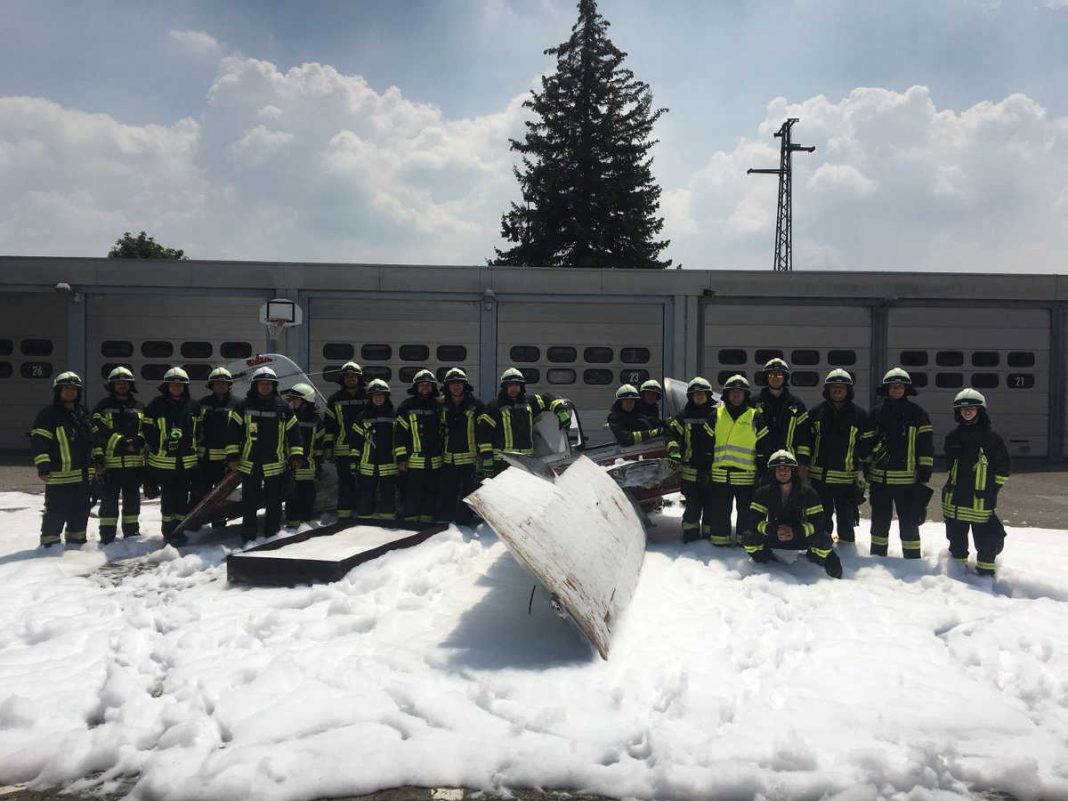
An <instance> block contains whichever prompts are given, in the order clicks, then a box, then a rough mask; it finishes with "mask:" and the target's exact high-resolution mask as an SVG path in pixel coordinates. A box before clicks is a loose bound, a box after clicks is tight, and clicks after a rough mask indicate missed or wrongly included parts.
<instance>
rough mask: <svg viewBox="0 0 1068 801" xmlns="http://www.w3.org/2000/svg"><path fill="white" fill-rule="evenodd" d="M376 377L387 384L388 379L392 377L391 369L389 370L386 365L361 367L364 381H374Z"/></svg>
mask: <svg viewBox="0 0 1068 801" xmlns="http://www.w3.org/2000/svg"><path fill="white" fill-rule="evenodd" d="M376 378H381V379H382V380H383V381H385V382H386V383H387V384H388V383H389V382H390V379H392V378H393V371H392V370H390V369H389V368H388V367H381V366H376V367H365V368H363V380H364V381H368V382H370V381H374V380H375V379H376Z"/></svg>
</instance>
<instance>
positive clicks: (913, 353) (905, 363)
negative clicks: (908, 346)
mask: <svg viewBox="0 0 1068 801" xmlns="http://www.w3.org/2000/svg"><path fill="white" fill-rule="evenodd" d="M901 366H902V367H926V366H927V351H925V350H903V351H901Z"/></svg>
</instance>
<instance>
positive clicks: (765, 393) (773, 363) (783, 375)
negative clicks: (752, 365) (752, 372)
mask: <svg viewBox="0 0 1068 801" xmlns="http://www.w3.org/2000/svg"><path fill="white" fill-rule="evenodd" d="M764 384H765V386H764V388H763V389H761V390H760V395H759V397H758V398H757V402H756V406H757V409H759V410H760V413H761V414H762V415H763V416H764V422H765V423H766V424H767V427H768V445H767V449H768V450H769V451H779V450H787V451H790V453H792V454H794V456H795V458H796V459H797V463H798V474H799V475H800V476H801V479H802V480H804V479H805V478H807V476H808V462H809V458H810V457H811V456H812V443H811V437H810V431H809V425H808V411H807V410H806V409H805V404H804V402H803V401H802V400H801V399H800V398H798V397H797V396H796V395H794V394H793V393H791V392H790V365H788V364H787V363H786V362H784V361H783V360H782V359H778V358H776V359H769V360H768V361H767V362H766V363H765V364H764Z"/></svg>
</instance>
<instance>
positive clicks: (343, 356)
mask: <svg viewBox="0 0 1068 801" xmlns="http://www.w3.org/2000/svg"><path fill="white" fill-rule="evenodd" d="M355 355H356V349H355V348H354V347H352V345H348V344H346V343H344V342H327V343H326V344H325V345H323V358H324V359H329V360H330V361H338V360H340V361H343V362H347V361H348V360H349V359H352V358H353V357H354V356H355Z"/></svg>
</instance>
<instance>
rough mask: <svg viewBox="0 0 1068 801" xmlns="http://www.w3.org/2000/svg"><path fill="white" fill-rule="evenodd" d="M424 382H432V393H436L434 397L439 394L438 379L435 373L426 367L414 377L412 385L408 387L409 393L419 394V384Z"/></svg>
mask: <svg viewBox="0 0 1068 801" xmlns="http://www.w3.org/2000/svg"><path fill="white" fill-rule="evenodd" d="M423 383H427V384H430V386H431V389H432V390H433V392H432V394H433V395H434V397H437V394H438V379H437V378H436V377H435V376H434V374H433V373H432V372H430V371H429V370H425V369H424V370H420V371H419V372H417V373H416V374H415V375H414V376H413V377H412V385H411V386H410V387H408V394H409V395H418V394H419V385H420V384H423Z"/></svg>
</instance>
